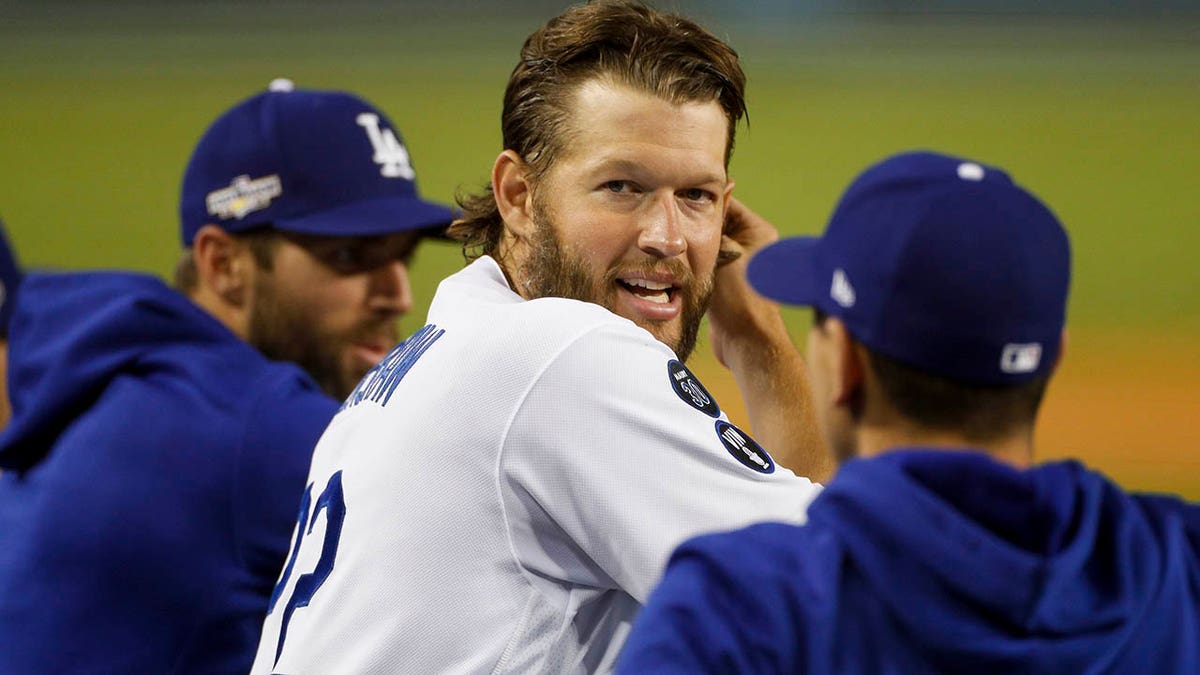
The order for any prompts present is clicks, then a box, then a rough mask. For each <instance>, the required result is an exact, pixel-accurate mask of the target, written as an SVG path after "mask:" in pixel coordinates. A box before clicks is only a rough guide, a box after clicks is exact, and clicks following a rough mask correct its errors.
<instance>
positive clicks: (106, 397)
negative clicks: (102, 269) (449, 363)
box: [0, 273, 337, 675]
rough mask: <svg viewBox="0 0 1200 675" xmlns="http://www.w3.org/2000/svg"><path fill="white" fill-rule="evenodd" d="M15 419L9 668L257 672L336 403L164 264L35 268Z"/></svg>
mask: <svg viewBox="0 0 1200 675" xmlns="http://www.w3.org/2000/svg"><path fill="white" fill-rule="evenodd" d="M9 383H10V391H11V397H12V403H13V418H12V421H11V423H10V424H9V426H8V428H7V429H5V430H4V433H3V434H2V435H0V471H2V473H0V636H3V643H2V646H0V673H2V674H4V675H13V674H24V673H84V672H87V673H190V672H196V673H201V672H202V673H234V672H241V673H244V672H246V671H247V670H248V669H249V668H250V664H251V662H252V661H253V660H254V654H255V650H256V648H257V643H258V635H259V632H260V630H261V625H262V620H263V617H264V615H265V614H266V608H267V601H268V598H269V597H270V594H271V590H272V586H273V585H274V583H275V580H276V579H277V578H278V575H279V571H280V569H281V567H282V565H283V560H284V558H285V557H286V554H287V549H288V543H289V541H290V538H291V534H292V529H293V528H294V526H295V522H296V512H297V509H298V506H299V502H300V496H301V494H302V493H303V491H304V481H305V479H306V477H307V474H308V466H309V458H310V456H311V453H312V449H313V447H314V445H315V444H316V441H317V439H318V438H319V436H320V434H321V433H322V431H323V430H324V428H325V425H326V423H327V422H328V421H329V419H330V418H331V417H332V416H333V413H334V410H335V409H336V407H337V404H336V403H335V402H334V401H333V400H332V399H330V398H329V397H327V396H325V395H324V394H322V393H321V392H320V391H318V389H317V388H316V385H314V384H313V383H312V381H311V380H310V379H309V378H308V377H307V375H305V374H304V373H303V372H302V371H301V370H299V369H298V368H297V367H295V366H293V365H290V364H282V363H273V362H271V361H268V360H267V359H266V358H264V357H263V356H262V355H261V354H260V353H259V352H257V351H256V350H254V349H253V348H251V347H250V346H249V345H247V344H246V343H245V342H243V341H242V340H240V339H238V338H237V337H236V336H235V335H233V333H231V332H230V331H229V330H228V329H227V328H225V327H224V326H223V325H222V324H220V323H219V322H217V321H216V320H215V319H214V318H213V317H212V316H210V315H209V314H207V313H206V312H204V311H203V310H201V309H200V308H198V307H196V306H195V305H194V304H192V302H191V301H189V300H188V299H187V298H185V297H184V296H182V295H180V294H179V293H177V292H175V291H173V290H171V289H169V288H167V287H166V286H165V285H164V284H163V283H162V282H160V281H158V280H156V279H153V278H151V277H148V276H142V275H136V274H117V273H89V274H69V275H31V276H29V277H27V278H26V280H25V281H24V283H23V284H22V287H21V294H20V296H19V298H18V301H17V306H16V310H15V314H14V316H13V323H12V327H11V330H10V342H9Z"/></svg>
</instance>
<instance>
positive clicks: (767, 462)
mask: <svg viewBox="0 0 1200 675" xmlns="http://www.w3.org/2000/svg"><path fill="white" fill-rule="evenodd" d="M717 437H718V438H720V439H721V445H724V446H725V449H726V450H728V451H729V454H731V455H733V458H734V459H736V460H737V461H739V462H741V463H742V465H743V466H745V467H746V468H748V469H753V470H755V471H757V472H759V473H774V472H775V460H773V459H771V456H770V455H768V454H767V451H766V450H763V448H762V446H761V445H759V444H758V443H757V442H756V441H755V440H754V439H753V438H750V435H749V434H747V433H746V432H744V431H742V430H741V429H739V428H737V427H735V426H733V425H732V424H730V423H729V422H726V421H725V420H717Z"/></svg>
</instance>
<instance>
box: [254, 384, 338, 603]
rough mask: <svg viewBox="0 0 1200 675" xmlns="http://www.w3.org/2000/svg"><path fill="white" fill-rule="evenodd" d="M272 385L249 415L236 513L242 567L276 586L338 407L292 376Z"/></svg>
mask: <svg viewBox="0 0 1200 675" xmlns="http://www.w3.org/2000/svg"><path fill="white" fill-rule="evenodd" d="M271 379H272V381H269V382H267V383H264V384H263V386H262V387H261V389H259V391H258V395H257V397H256V398H255V399H254V404H253V405H252V406H251V407H250V409H249V410H248V411H247V418H246V430H245V434H244V435H243V437H242V447H241V449H240V452H239V454H238V460H237V467H236V473H235V477H234V481H235V490H234V495H233V499H234V500H235V501H234V505H233V510H234V524H235V528H236V531H235V536H236V542H237V547H238V551H239V554H240V556H241V557H242V559H243V562H244V563H245V564H246V565H247V567H248V568H249V569H251V570H254V571H255V573H256V576H257V577H261V578H265V579H269V580H270V582H271V583H274V581H275V579H276V578H277V577H278V575H279V571H280V569H281V568H282V566H283V561H284V558H286V556H287V552H288V543H289V541H290V537H291V536H292V531H293V530H294V529H295V524H296V517H297V512H298V510H299V508H300V498H301V495H302V494H303V493H304V482H305V480H306V479H307V477H308V469H309V464H310V463H311V459H312V452H313V449H314V448H315V447H316V445H317V441H318V440H319V439H320V438H321V434H322V433H323V432H324V431H325V427H326V425H328V423H329V420H330V419H331V418H332V417H333V414H334V412H336V410H337V403H336V402H335V401H334V400H333V399H331V398H329V397H328V396H325V395H324V394H322V393H321V392H320V391H318V390H317V389H316V388H315V387H314V386H313V385H311V384H310V383H308V382H306V381H304V380H301V379H299V378H298V377H295V376H294V375H292V374H290V373H288V376H287V377H283V378H280V377H278V374H276V376H275V377H273V378H271Z"/></svg>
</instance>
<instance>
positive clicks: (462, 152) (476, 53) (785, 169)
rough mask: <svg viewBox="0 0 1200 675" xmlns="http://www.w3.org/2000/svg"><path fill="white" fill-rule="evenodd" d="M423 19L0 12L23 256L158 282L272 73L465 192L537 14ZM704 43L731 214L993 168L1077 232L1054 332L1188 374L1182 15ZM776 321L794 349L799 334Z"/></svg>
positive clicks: (325, 12) (363, 9)
mask: <svg viewBox="0 0 1200 675" xmlns="http://www.w3.org/2000/svg"><path fill="white" fill-rule="evenodd" d="M674 4H675V5H677V6H681V7H682V8H683V9H684V10H685V11H686V10H687V3H686V2H677V3H674ZM424 7H425V9H424V11H423V12H421V13H419V15H417V16H413V12H411V11H407V10H406V8H405V5H404V3H398V4H396V5H382V4H371V5H361V4H359V5H354V4H352V5H348V6H344V5H338V4H333V3H330V4H319V3H312V4H306V5H295V4H292V3H280V2H274V3H261V4H254V5H249V4H238V3H224V4H216V5H210V4H201V3H183V4H154V3H144V4H136V5H129V4H121V5H111V4H109V3H83V4H33V3H12V2H8V3H5V2H3V0H0V217H3V218H4V220H5V222H6V224H7V226H8V228H9V230H10V234H11V238H12V240H13V241H14V242H15V245H16V247H17V248H18V252H19V254H20V256H21V258H22V260H23V261H24V262H26V263H27V264H29V265H32V266H43V267H55V268H78V267H88V268H94V267H120V268H133V269H141V270H146V271H150V272H152V273H155V274H160V275H164V276H165V275H167V274H168V273H169V272H170V270H171V269H172V267H173V265H174V262H175V259H176V258H177V256H178V252H179V244H178V234H177V232H178V224H177V216H176V200H177V197H178V189H179V181H180V178H181V175H182V171H183V166H184V164H185V162H186V160H187V156H188V154H189V152H190V150H191V147H192V145H193V144H194V142H195V141H196V139H197V138H198V137H199V135H200V133H201V132H202V131H203V129H204V128H205V127H206V126H207V124H209V123H210V122H211V121H212V120H213V118H215V117H216V116H217V115H218V114H220V113H221V112H222V111H223V110H225V109H226V108H228V107H229V106H230V105H232V104H233V103H234V102H236V101H238V100H240V99H242V98H244V97H246V96H249V95H250V94H252V93H255V92H257V91H259V90H260V89H262V88H263V87H265V85H266V84H267V82H269V81H270V80H271V79H272V78H275V77H280V76H285V77H290V78H292V79H294V80H295V81H296V82H297V84H298V85H300V86H305V87H317V88H339V89H347V90H351V91H354V92H356V93H358V94H361V95H363V96H365V97H366V98H368V99H370V100H372V101H373V102H375V103H376V104H377V105H379V106H380V107H381V108H382V109H383V110H385V111H386V112H387V113H388V114H389V115H390V116H391V117H392V118H393V120H394V121H395V122H396V124H397V125H398V126H399V127H400V129H401V130H402V132H403V135H404V137H405V140H406V142H407V144H408V146H409V148H410V150H411V152H412V156H413V159H414V163H415V166H416V168H417V171H418V176H419V181H420V186H421V190H422V192H423V194H424V195H426V196H427V197H431V198H434V199H438V200H441V201H445V202H449V201H450V200H452V198H453V196H454V194H455V193H456V191H458V190H460V189H468V190H473V189H476V188H477V187H478V186H480V185H482V184H483V182H484V181H485V180H486V177H487V174H488V171H489V169H490V167H491V163H492V161H493V159H494V157H495V155H496V153H497V152H498V151H499V150H500V139H499V110H500V103H501V96H502V93H503V87H504V83H505V81H506V79H507V74H508V72H509V70H510V69H511V67H512V65H513V64H514V63H515V60H516V54H517V50H518V48H519V46H520V44H521V42H522V41H523V39H524V37H525V35H526V34H527V33H528V32H529V31H530V30H532V28H533V27H534V26H535V25H537V23H539V22H540V20H541V18H543V17H544V16H545V15H542V16H541V17H538V18H519V17H518V18H516V19H512V20H509V19H505V18H503V17H500V18H497V16H496V15H499V14H500V12H496V13H495V14H496V15H488V16H484V17H478V16H472V15H464V14H462V13H453V12H449V11H446V12H442V11H441V10H439V9H437V5H436V4H435V3H426V4H425V5H424ZM707 25H709V26H710V27H711V28H713V29H714V30H715V32H717V33H718V34H721V35H725V36H728V37H729V38H730V41H731V42H732V44H734V46H735V47H737V48H738V50H739V51H740V52H741V54H742V56H743V59H744V64H745V67H746V70H747V73H748V75H749V89H748V95H749V102H750V111H751V113H750V124H749V126H748V127H743V128H742V129H741V131H740V133H739V137H738V143H737V151H736V153H735V155H734V162H733V166H732V169H731V174H732V176H733V178H734V179H735V180H736V181H737V183H738V187H737V190H736V194H737V195H738V196H740V197H741V198H743V199H744V200H746V201H747V202H748V203H750V204H751V205H752V206H753V207H754V208H755V209H757V210H758V211H760V212H761V213H763V214H764V215H766V216H767V217H769V218H770V219H771V220H772V221H773V222H775V223H777V224H778V225H779V227H780V229H781V230H783V231H784V232H785V233H815V232H818V231H820V230H821V229H822V227H823V223H824V221H825V219H826V217H827V216H828V214H829V212H830V210H831V209H832V206H833V204H834V201H835V200H836V198H837V196H838V194H839V193H840V191H841V190H842V188H843V187H844V186H845V185H846V183H847V182H848V181H849V180H850V179H851V178H852V177H853V176H854V175H855V174H856V173H857V172H858V171H860V170H861V169H862V168H863V167H864V166H865V165H866V164H868V163H870V162H873V161H875V160H877V159H879V158H881V157H882V156H884V155H886V154H889V153H892V152H896V151H899V150H903V149H908V148H915V147H924V148H933V149H939V150H943V151H950V152H955V153H960V154H965V155H969V156H972V157H974V158H976V159H980V160H984V161H987V162H992V163H996V164H1000V165H1002V166H1005V167H1006V168H1008V169H1009V170H1010V171H1011V173H1012V174H1013V175H1014V177H1015V178H1016V179H1017V180H1018V181H1019V182H1022V183H1025V184H1027V185H1029V186H1030V187H1031V188H1032V189H1033V190H1034V191H1035V192H1036V193H1038V194H1039V195H1041V196H1042V197H1043V198H1044V199H1045V201H1046V202H1047V203H1048V204H1050V205H1051V207H1052V208H1053V209H1054V210H1056V211H1057V212H1058V213H1059V215H1060V216H1061V217H1062V219H1063V221H1064V222H1065V223H1066V226H1067V228H1068V230H1069V231H1070V233H1071V237H1072V241H1073V246H1074V253H1075V277H1074V284H1073V290H1072V297H1071V301H1070V323H1071V325H1072V327H1073V330H1078V331H1079V332H1080V334H1103V333H1106V332H1121V333H1130V332H1132V333H1134V334H1138V333H1144V334H1165V335H1171V336H1174V339H1173V340H1171V341H1170V344H1171V345H1173V349H1174V350H1176V351H1177V352H1178V354H1176V355H1174V356H1175V357H1177V358H1178V360H1179V361H1180V362H1181V363H1183V364H1185V365H1189V367H1195V366H1196V365H1197V364H1200V348H1198V347H1197V344H1200V340H1198V338H1200V265H1196V264H1195V263H1194V262H1193V260H1192V259H1193V257H1194V251H1196V250H1197V248H1200V227H1197V226H1198V225H1200V199H1198V198H1197V195H1200V113H1198V112H1197V111H1200V19H1198V18H1197V15H1191V16H1187V15H1184V16H1178V17H1174V18H1172V19H1170V20H1159V21H1146V20H1137V19H1132V18H1129V17H1126V18H1125V19H1123V20H1121V21H1119V22H1116V21H1105V20H1096V19H1087V18H1084V17H1079V16H1061V17H1055V18H1042V19H1031V18H1027V17H1025V18H1023V17H1020V16H1007V17H989V16H959V17H956V18H950V19H945V18H943V19H939V20H937V21H933V20H930V19H923V18H921V17H919V16H910V17H908V18H900V19H897V18H895V17H892V18H888V17H874V18H871V17H867V18H863V17H846V16H843V17H838V16H826V17H823V18H814V19H811V20H805V21H803V22H797V21H794V20H793V21H791V22H787V23H775V24H772V25H769V26H763V25H758V26H753V25H749V24H744V23H726V24H718V23H713V22H712V21H708V22H707ZM460 261H461V258H460V257H459V255H458V252H457V251H456V250H455V249H454V248H453V247H452V246H449V245H445V244H434V245H430V246H427V247H425V248H424V249H423V250H422V251H421V253H420V255H419V261H418V264H417V266H416V268H415V270H414V284H415V286H416V291H417V296H418V306H417V308H416V309H415V310H414V313H413V317H410V319H409V320H408V321H407V324H406V327H407V328H409V329H411V328H413V327H414V326H415V325H416V324H419V321H420V317H422V316H423V315H424V312H425V308H426V306H427V303H428V300H429V297H430V296H431V294H432V292H433V288H434V286H435V284H436V282H437V280H438V279H440V278H441V277H443V276H445V275H446V274H448V273H450V272H451V271H453V270H455V269H457V268H458V267H459V265H460ZM787 317H788V320H789V322H790V324H791V325H792V326H793V327H794V328H795V330H796V336H797V338H798V339H800V338H801V337H802V334H803V330H804V328H803V323H804V321H805V320H806V318H805V317H806V315H805V314H804V313H803V312H789V313H788V314H787ZM1086 343H1087V341H1086V340H1085V341H1084V344H1085V345H1086ZM1194 369H1195V368H1194ZM1127 385H1128V383H1113V386H1114V387H1115V388H1121V387H1124V386H1127ZM1194 400H1195V401H1197V403H1196V406H1195V409H1194V410H1193V412H1195V411H1197V410H1200V396H1197V397H1195V399H1194ZM1185 407H1186V406H1185ZM1176 423H1179V424H1187V421H1184V420H1177V421H1176ZM1189 450H1192V451H1194V448H1190V449H1189Z"/></svg>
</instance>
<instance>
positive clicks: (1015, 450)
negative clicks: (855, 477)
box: [857, 427, 1033, 469]
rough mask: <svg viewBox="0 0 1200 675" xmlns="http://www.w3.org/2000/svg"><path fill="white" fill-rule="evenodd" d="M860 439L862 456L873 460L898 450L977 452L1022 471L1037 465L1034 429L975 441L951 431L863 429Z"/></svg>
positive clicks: (859, 434) (889, 428) (907, 428)
mask: <svg viewBox="0 0 1200 675" xmlns="http://www.w3.org/2000/svg"><path fill="white" fill-rule="evenodd" d="M857 436H858V439H857V441H858V443H857V444H858V455H859V456H860V457H873V456H876V455H881V454H883V453H885V452H888V451H890V450H894V449H897V448H922V449H930V450H947V451H956V450H976V451H980V452H983V453H985V454H987V455H988V456H990V457H991V458H992V459H995V460H996V461H998V462H1003V463H1005V464H1008V465H1010V466H1013V467H1016V468H1018V469H1026V468H1029V467H1030V466H1031V465H1032V464H1033V430H1032V429H1025V430H1021V431H1020V432H1018V433H1014V434H1009V435H1006V436H1003V437H998V438H992V439H986V440H980V439H971V438H968V437H967V436H965V435H963V434H961V433H957V432H955V431H950V430H943V429H929V428H918V427H905V428H898V427H862V428H860V429H859V430H858V432H857Z"/></svg>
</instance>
